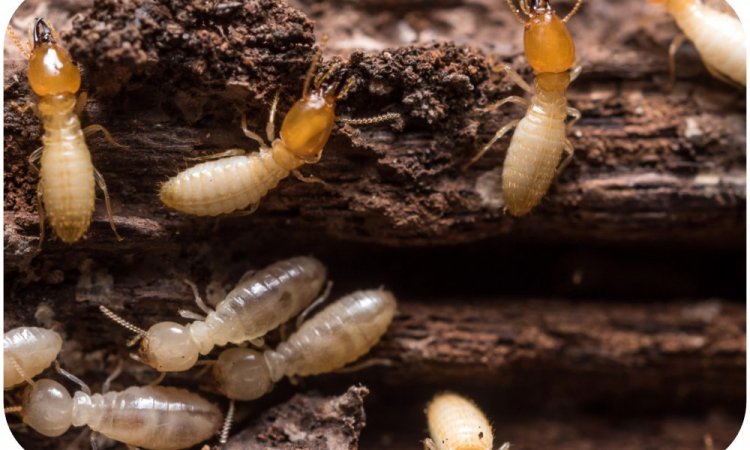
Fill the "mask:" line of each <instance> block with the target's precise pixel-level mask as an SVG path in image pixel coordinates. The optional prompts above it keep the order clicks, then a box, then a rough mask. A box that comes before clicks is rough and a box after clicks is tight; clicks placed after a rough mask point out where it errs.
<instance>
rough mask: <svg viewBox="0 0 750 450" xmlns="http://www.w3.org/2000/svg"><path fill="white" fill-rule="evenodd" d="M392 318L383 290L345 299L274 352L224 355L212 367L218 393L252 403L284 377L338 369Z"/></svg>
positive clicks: (241, 351) (354, 357)
mask: <svg viewBox="0 0 750 450" xmlns="http://www.w3.org/2000/svg"><path fill="white" fill-rule="evenodd" d="M395 314H396V299H395V297H394V296H393V294H392V293H390V292H389V291H386V290H382V289H378V290H368V291H357V292H354V293H352V294H349V295H347V296H345V297H343V298H341V299H339V300H337V301H336V302H334V303H332V304H330V305H329V306H327V307H326V308H325V309H323V310H322V311H321V312H320V313H318V314H316V315H315V316H314V317H312V318H311V319H309V320H307V321H305V322H304V323H303V324H302V325H301V326H300V328H299V329H298V330H297V331H296V332H295V333H293V334H292V335H291V336H290V337H289V339H287V340H286V341H284V342H282V343H281V344H279V345H278V346H277V347H276V350H266V351H264V352H260V351H257V350H253V349H249V348H231V349H227V350H224V351H223V352H222V353H221V355H219V358H218V360H217V361H216V363H215V364H214V367H213V372H214V377H215V379H216V381H217V384H218V387H219V391H221V392H222V393H223V394H224V395H226V396H227V397H228V398H230V399H232V400H253V399H256V398H259V397H261V396H263V395H265V394H266V393H267V392H269V391H270V390H271V388H272V387H273V384H274V383H275V382H277V381H279V380H280V379H281V378H282V377H284V376H287V377H294V376H308V375H317V374H321V373H325V372H331V371H334V370H337V369H340V368H342V367H344V366H345V365H346V364H348V363H350V362H353V361H355V360H357V359H358V358H359V357H361V356H362V355H364V354H365V353H367V352H368V351H369V350H370V349H371V348H372V347H373V346H374V345H375V344H377V343H378V341H379V340H380V338H381V337H382V336H383V334H385V332H386V330H387V329H388V326H389V325H390V323H391V321H392V320H393V316H394V315H395Z"/></svg>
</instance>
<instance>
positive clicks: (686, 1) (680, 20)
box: [649, 0, 747, 86]
mask: <svg viewBox="0 0 750 450" xmlns="http://www.w3.org/2000/svg"><path fill="white" fill-rule="evenodd" d="M649 1H650V2H652V3H659V4H661V5H664V7H665V8H666V9H667V11H669V13H670V14H671V15H672V16H673V17H674V19H675V21H676V22H677V25H678V26H679V27H680V29H682V32H683V33H684V34H680V35H678V36H677V37H675V39H674V41H672V45H671V46H670V47H669V70H670V79H671V81H674V76H675V63H674V60H675V54H676V53H677V50H678V49H679V48H680V46H681V45H682V44H683V43H684V42H685V37H686V36H687V38H688V39H690V40H691V41H692V42H693V44H694V45H695V48H696V49H698V53H700V55H701V58H702V59H703V62H704V63H705V64H706V68H707V69H708V70H709V72H711V74H713V75H714V76H716V77H717V78H719V79H722V80H725V81H726V80H727V79H729V80H731V81H732V82H734V83H739V84H741V85H742V86H745V85H746V83H747V81H746V76H747V73H746V70H747V65H746V60H747V49H746V47H745V33H744V31H743V29H742V24H741V23H740V20H739V19H738V18H737V17H735V16H732V15H730V14H727V13H725V12H722V11H719V10H717V9H714V8H712V7H710V6H708V5H706V4H705V3H703V0H649Z"/></svg>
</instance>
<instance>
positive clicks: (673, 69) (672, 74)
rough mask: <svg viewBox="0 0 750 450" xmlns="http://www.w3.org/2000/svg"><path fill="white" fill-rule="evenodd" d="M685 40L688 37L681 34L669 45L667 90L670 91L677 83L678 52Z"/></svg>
mask: <svg viewBox="0 0 750 450" xmlns="http://www.w3.org/2000/svg"><path fill="white" fill-rule="evenodd" d="M685 39H687V38H686V36H685V35H684V34H682V33H680V34H678V35H677V36H675V38H674V39H672V43H671V44H670V45H669V82H668V84H667V90H670V91H671V90H672V88H674V84H675V82H676V81H677V50H679V49H680V47H682V44H684V43H685Z"/></svg>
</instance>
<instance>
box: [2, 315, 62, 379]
mask: <svg viewBox="0 0 750 450" xmlns="http://www.w3.org/2000/svg"><path fill="white" fill-rule="evenodd" d="M62 342H63V341H62V337H60V335H59V334H57V332H55V331H52V330H48V329H46V328H38V327H19V328H14V329H12V330H10V331H7V332H6V333H5V334H4V335H3V364H4V366H3V367H4V368H3V376H4V378H3V387H4V388H5V389H10V388H12V387H15V386H17V385H19V384H21V383H23V382H27V383H29V384H31V383H32V381H31V379H32V378H34V377H35V376H37V375H39V374H40V373H42V371H44V369H46V368H47V367H49V366H50V364H52V362H53V361H54V360H55V358H57V354H58V353H60V349H61V348H62Z"/></svg>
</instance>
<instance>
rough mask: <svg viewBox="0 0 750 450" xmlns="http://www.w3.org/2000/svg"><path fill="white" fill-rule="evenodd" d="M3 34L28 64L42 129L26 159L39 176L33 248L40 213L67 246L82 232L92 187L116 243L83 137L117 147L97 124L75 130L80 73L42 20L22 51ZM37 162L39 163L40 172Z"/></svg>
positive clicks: (81, 102)
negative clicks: (38, 143)
mask: <svg viewBox="0 0 750 450" xmlns="http://www.w3.org/2000/svg"><path fill="white" fill-rule="evenodd" d="M8 34H9V35H10V37H11V38H12V39H13V41H14V42H15V44H16V45H17V46H18V48H19V49H20V50H21V52H22V53H23V54H24V56H26V58H27V59H28V60H29V68H28V79H29V85H30V86H31V89H32V91H34V94H36V95H37V97H38V105H37V106H38V113H39V117H40V118H41V121H42V124H43V125H44V136H43V137H42V144H43V145H42V146H41V147H39V148H38V149H36V150H35V151H34V152H33V153H31V155H30V156H29V164H30V165H31V167H32V168H33V169H34V170H35V171H37V172H39V184H38V185H37V207H38V210H39V233H40V236H39V246H40V247H41V245H42V242H44V231H45V230H44V228H45V227H44V222H45V215H46V216H48V217H49V222H50V225H51V226H52V229H53V230H54V232H55V234H56V235H57V237H58V238H60V240H62V241H63V242H65V243H67V244H71V243H73V242H76V241H77V240H79V239H80V238H81V237H82V236H83V235H84V234H85V233H86V231H87V230H88V229H89V225H90V224H91V217H92V215H93V212H94V200H95V197H96V193H95V192H94V185H95V184H97V185H98V186H99V188H100V189H101V190H102V192H104V203H105V205H106V208H107V215H108V217H109V224H110V226H111V227H112V231H113V232H114V233H115V236H116V237H117V239H118V240H122V237H121V236H120V235H119V234H118V233H117V228H116V227H115V222H114V218H113V216H112V206H111V204H110V200H109V192H108V190H107V184H106V183H105V181H104V177H103V176H102V175H101V174H100V173H99V171H98V170H96V168H95V167H94V165H93V164H92V162H91V153H90V152H89V148H88V146H86V139H85V136H89V135H91V134H93V133H96V132H102V133H103V134H104V136H105V138H106V139H107V140H108V141H109V142H110V143H112V144H113V145H116V146H118V147H123V146H122V145H120V144H118V143H116V142H115V141H114V140H113V139H112V136H111V135H110V134H109V132H108V131H107V130H106V129H105V128H104V127H103V126H101V125H90V126H88V127H86V128H84V129H83V130H82V129H81V122H80V120H79V118H78V115H79V113H80V112H81V111H82V110H83V106H84V105H85V104H86V98H87V97H86V95H85V93H82V94H81V95H80V96H78V97H77V98H76V93H77V92H78V90H79V89H80V87H81V72H80V70H79V69H78V66H76V64H75V63H74V62H73V60H72V58H71V56H70V54H69V53H68V51H67V50H65V49H64V48H63V47H61V46H60V45H58V44H57V38H56V33H54V32H53V30H52V28H51V27H50V26H49V25H48V24H47V23H46V22H45V21H44V19H36V20H35V22H34V25H33V31H32V33H31V42H32V45H31V47H30V48H29V49H28V50H27V49H25V48H24V47H23V46H22V45H21V42H20V40H19V39H18V37H17V36H16V34H15V32H14V31H13V29H12V28H11V27H10V26H8ZM37 162H41V167H40V168H37V166H36V163H37Z"/></svg>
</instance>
